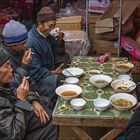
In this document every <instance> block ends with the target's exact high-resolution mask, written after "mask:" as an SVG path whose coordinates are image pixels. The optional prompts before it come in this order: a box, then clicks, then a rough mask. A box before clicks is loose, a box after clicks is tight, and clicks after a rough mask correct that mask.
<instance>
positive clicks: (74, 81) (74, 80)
mask: <svg viewBox="0 0 140 140" xmlns="http://www.w3.org/2000/svg"><path fill="white" fill-rule="evenodd" d="M78 82H79V79H78V78H76V77H68V78H66V79H65V83H67V84H77V83H78Z"/></svg>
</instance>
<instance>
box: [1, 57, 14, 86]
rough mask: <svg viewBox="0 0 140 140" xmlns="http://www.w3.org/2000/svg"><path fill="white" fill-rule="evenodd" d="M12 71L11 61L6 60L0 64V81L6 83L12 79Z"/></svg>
mask: <svg viewBox="0 0 140 140" xmlns="http://www.w3.org/2000/svg"><path fill="white" fill-rule="evenodd" d="M12 72H13V69H12V67H11V62H10V61H9V60H8V61H6V62H5V63H4V64H3V65H2V66H0V83H1V84H8V83H10V82H11V81H12Z"/></svg>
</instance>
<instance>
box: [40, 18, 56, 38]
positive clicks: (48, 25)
mask: <svg viewBox="0 0 140 140" xmlns="http://www.w3.org/2000/svg"><path fill="white" fill-rule="evenodd" d="M55 26H56V20H52V21H48V22H44V23H39V24H38V28H39V31H40V32H41V33H42V34H44V35H45V36H48V35H49V33H50V32H51V31H52V30H53V29H54V28H55Z"/></svg>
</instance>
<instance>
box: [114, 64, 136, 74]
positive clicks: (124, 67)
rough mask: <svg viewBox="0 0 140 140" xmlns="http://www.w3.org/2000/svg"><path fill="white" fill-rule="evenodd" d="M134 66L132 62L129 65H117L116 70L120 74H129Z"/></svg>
mask: <svg viewBox="0 0 140 140" xmlns="http://www.w3.org/2000/svg"><path fill="white" fill-rule="evenodd" d="M133 67H134V65H133V64H132V63H130V62H128V63H116V64H115V70H116V71H118V72H120V73H127V72H129V71H130V70H131V69H132V68H133Z"/></svg>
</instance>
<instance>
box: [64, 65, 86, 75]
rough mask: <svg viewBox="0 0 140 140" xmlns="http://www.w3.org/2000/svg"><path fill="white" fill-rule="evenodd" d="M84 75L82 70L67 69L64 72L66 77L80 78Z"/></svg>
mask: <svg viewBox="0 0 140 140" xmlns="http://www.w3.org/2000/svg"><path fill="white" fill-rule="evenodd" d="M83 73H84V70H83V69H81V68H74V67H73V68H67V69H64V70H63V71H62V74H63V75H65V76H66V77H80V76H81V75H82V74H83Z"/></svg>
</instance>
